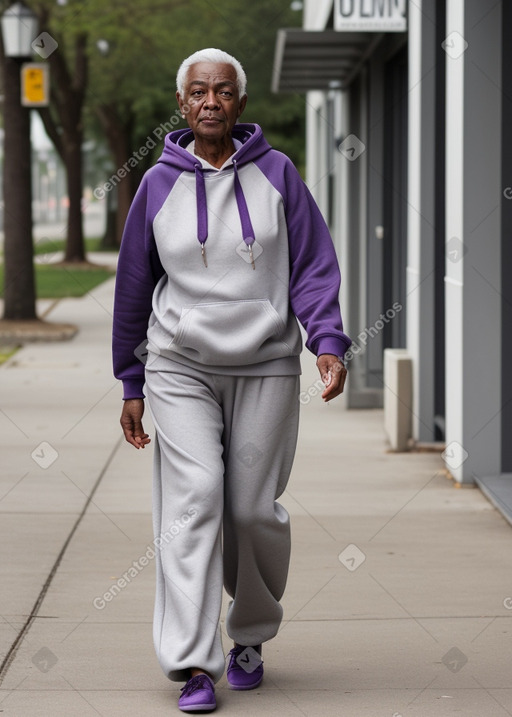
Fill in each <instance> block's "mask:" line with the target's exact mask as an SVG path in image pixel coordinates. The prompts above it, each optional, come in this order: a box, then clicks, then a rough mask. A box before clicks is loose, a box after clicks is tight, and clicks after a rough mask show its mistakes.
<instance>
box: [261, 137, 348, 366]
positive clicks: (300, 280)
mask: <svg viewBox="0 0 512 717" xmlns="http://www.w3.org/2000/svg"><path fill="white" fill-rule="evenodd" d="M262 160H263V161H261V160H260V161H257V162H256V163H257V164H258V166H260V168H261V170H262V171H263V172H264V174H265V175H266V177H267V179H268V180H269V181H270V182H271V183H272V184H273V186H274V187H275V188H276V189H277V191H278V192H279V193H280V194H281V196H282V197H283V201H284V207H285V212H286V223H287V229H288V243H289V251H290V303H291V307H292V309H293V312H294V314H295V316H296V317H297V318H298V319H299V321H300V323H301V324H302V325H303V327H304V329H305V330H306V334H307V341H306V346H307V347H308V349H309V350H310V351H311V352H312V353H313V354H315V356H319V355H320V354H326V353H327V354H334V355H335V356H340V357H343V356H344V354H345V352H346V350H347V349H348V347H349V346H350V344H351V343H352V341H351V339H350V338H349V337H348V336H347V335H346V334H345V333H344V332H343V322H342V319H341V313H340V306H339V298H338V295H339V289H340V281H341V278H340V270H339V266H338V259H337V256H336V252H335V249H334V245H333V243H332V239H331V235H330V233H329V229H328V228H327V225H326V223H325V221H324V218H323V217H322V214H321V212H320V210H319V208H318V206H317V204H316V202H315V200H314V199H313V197H312V196H311V193H310V191H309V189H308V188H307V187H306V185H305V184H304V182H303V181H302V178H301V176H300V175H299V173H298V172H297V170H296V169H295V167H294V165H293V164H292V162H291V160H289V159H288V157H286V156H285V155H282V154H281V153H280V152H276V151H275V150H274V151H272V152H268V153H267V154H266V155H264V157H263V158H262Z"/></svg>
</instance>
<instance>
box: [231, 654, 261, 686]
mask: <svg viewBox="0 0 512 717" xmlns="http://www.w3.org/2000/svg"><path fill="white" fill-rule="evenodd" d="M227 678H228V685H229V688H230V689H231V690H254V688H255V687H258V686H259V685H260V684H261V681H262V679H263V660H262V659H261V645H256V647H244V646H243V645H236V647H234V648H233V649H232V650H230V652H229V665H228V669H227Z"/></svg>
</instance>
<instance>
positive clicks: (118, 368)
mask: <svg viewBox="0 0 512 717" xmlns="http://www.w3.org/2000/svg"><path fill="white" fill-rule="evenodd" d="M232 136H233V141H234V143H235V147H236V152H235V153H234V154H233V155H232V156H231V157H230V158H229V159H228V160H227V161H226V163H225V164H224V165H223V166H222V167H221V168H220V169H216V168H215V167H212V166H211V165H209V164H208V163H207V162H205V161H204V160H201V159H200V158H199V157H197V156H196V155H194V154H193V151H191V149H190V148H191V147H193V144H191V143H192V142H193V140H194V136H193V133H192V131H191V130H189V129H185V130H177V131H175V132H171V133H170V134H168V135H167V137H166V139H165V146H164V150H163V152H162V155H161V157H160V158H159V160H158V162H157V164H156V165H155V166H154V167H152V168H151V169H150V170H149V171H148V172H146V174H145V175H144V178H143V180H142V182H141V185H140V187H139V189H138V191H137V194H136V196H135V198H134V201H133V203H132V206H131V208H130V212H129V214H128V217H127V221H126V226H125V230H124V233H123V239H122V243H121V250H120V255H119V263H118V271H117V278H116V291H115V302H114V323H113V359H114V374H115V376H116V378H118V379H120V380H122V382H123V386H124V394H123V397H124V398H125V399H128V398H142V397H144V393H143V385H144V371H145V370H155V371H165V370H171V369H172V366H173V365H174V366H175V365H176V363H178V364H182V365H185V366H193V367H195V368H200V369H201V370H204V371H207V372H210V373H224V374H226V373H227V374H236V375H262V376H264V375H290V374H299V373H300V361H299V354H300V352H301V350H302V339H301V333H300V329H299V326H298V323H297V319H298V320H299V321H300V323H301V324H302V326H303V327H304V329H305V332H306V335H307V340H306V346H307V347H308V348H309V349H310V350H311V351H312V352H313V353H314V354H315V355H317V356H318V355H320V354H322V353H330V354H334V355H337V356H340V357H343V355H344V353H345V351H346V350H347V348H348V347H349V346H350V343H351V341H350V339H349V338H348V336H346V334H344V332H343V324H342V320H341V315H340V309H339V304H338V294H339V287H340V273H339V268H338V263H337V258H336V254H335V251H334V247H333V244H332V240H331V237H330V235H329V231H328V229H327V226H326V224H325V222H324V220H323V218H322V215H321V214H320V211H319V209H318V207H317V205H316V204H315V202H314V200H313V198H312V196H311V194H310V192H309V190H308V189H307V187H306V185H305V184H304V182H303V181H302V179H301V177H300V175H299V174H298V172H297V170H296V169H295V167H294V165H293V164H292V162H291V161H290V160H289V159H288V157H286V156H285V155H284V154H282V153H280V152H278V151H276V150H274V149H272V148H271V147H270V145H269V144H268V143H267V141H266V140H265V138H264V136H263V133H262V131H261V128H260V127H259V126H258V125H256V124H237V125H235V127H234V128H233V132H232ZM146 341H147V350H146ZM146 354H147V359H146Z"/></svg>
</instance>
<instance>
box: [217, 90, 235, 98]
mask: <svg viewBox="0 0 512 717" xmlns="http://www.w3.org/2000/svg"><path fill="white" fill-rule="evenodd" d="M219 94H221V95H222V96H223V97H233V93H232V92H230V91H229V90H221V91H220V92H219Z"/></svg>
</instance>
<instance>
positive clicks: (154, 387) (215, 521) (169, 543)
mask: <svg viewBox="0 0 512 717" xmlns="http://www.w3.org/2000/svg"><path fill="white" fill-rule="evenodd" d="M183 370H184V372H186V374H185V373H179V374H178V373H171V372H158V371H149V370H148V371H146V395H147V398H148V404H149V408H150V411H151V414H152V418H153V421H154V425H155V431H156V436H155V448H154V451H155V454H154V455H155V460H154V483H153V523H154V531H155V538H156V539H157V541H158V545H159V546H160V550H158V551H157V557H156V560H155V562H156V573H157V586H156V600H155V613H154V624H153V637H154V642H155V649H156V653H157V656H158V659H159V662H160V665H161V667H162V669H163V670H164V672H165V673H166V674H167V675H168V677H169V678H170V679H171V680H187V679H188V678H189V677H190V668H192V667H197V668H201V669H203V670H206V671H208V672H209V673H210V674H211V675H212V677H213V679H214V680H215V681H217V680H219V679H220V677H221V676H222V674H223V671H224V664H225V657H224V653H223V649H222V643H221V637H220V628H219V616H220V609H221V599H222V586H223V584H224V587H225V588H226V590H227V592H228V594H229V595H230V596H231V598H232V601H231V603H230V606H229V609H228V614H227V618H226V631H227V633H228V635H229V636H230V637H231V638H232V639H233V640H234V641H235V642H237V643H238V644H240V645H257V644H259V643H261V642H265V641H266V640H269V639H271V638H272V637H274V635H276V633H277V631H278V629H279V625H280V622H281V619H282V607H281V605H280V604H279V600H280V599H281V596H282V594H283V592H284V588H285V585H286V579H287V574H288V564H289V558H290V526H289V516H288V513H287V512H286V510H285V509H284V508H283V506H282V505H280V504H279V503H278V502H277V501H276V499H277V498H279V496H280V495H281V494H282V493H283V491H284V489H285V487H286V484H287V481H288V477H289V474H290V471H291V467H292V463H293V457H294V454H295V446H296V440H297V429H298V416H299V401H298V395H299V377H298V376H224V375H213V374H208V373H205V372H199V371H196V370H194V369H188V368H184V369H183Z"/></svg>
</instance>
